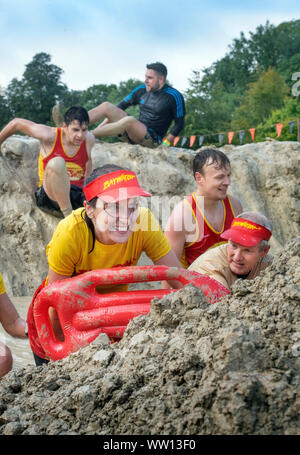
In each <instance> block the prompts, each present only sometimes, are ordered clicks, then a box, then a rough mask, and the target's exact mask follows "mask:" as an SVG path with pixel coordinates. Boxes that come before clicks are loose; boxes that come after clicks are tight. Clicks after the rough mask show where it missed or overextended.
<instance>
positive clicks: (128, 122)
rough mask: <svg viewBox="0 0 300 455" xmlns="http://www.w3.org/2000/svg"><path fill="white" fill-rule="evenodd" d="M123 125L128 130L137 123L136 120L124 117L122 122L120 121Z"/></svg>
mask: <svg viewBox="0 0 300 455" xmlns="http://www.w3.org/2000/svg"><path fill="white" fill-rule="evenodd" d="M120 121H121V122H122V123H123V125H124V126H125V127H126V128H130V127H132V126H134V125H135V124H136V123H137V122H136V118H134V117H132V116H130V115H128V116H127V117H124V118H123V119H122V120H120Z"/></svg>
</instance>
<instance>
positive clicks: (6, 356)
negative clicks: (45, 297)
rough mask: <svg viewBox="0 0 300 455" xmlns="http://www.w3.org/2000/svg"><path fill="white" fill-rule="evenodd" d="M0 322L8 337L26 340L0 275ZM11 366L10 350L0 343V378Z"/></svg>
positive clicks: (22, 322) (19, 319) (20, 319)
mask: <svg viewBox="0 0 300 455" xmlns="http://www.w3.org/2000/svg"><path fill="white" fill-rule="evenodd" d="M0 322H1V324H2V326H3V328H4V330H5V331H6V332H7V333H9V335H11V336H13V337H18V338H26V337H27V334H26V333H25V327H26V322H25V321H24V320H23V319H22V318H21V317H20V316H19V314H18V312H17V310H16V308H15V307H14V305H13V303H12V302H11V300H10V298H9V297H8V295H7V293H6V289H5V286H4V282H3V278H2V275H1V273H0ZM12 365H13V358H12V355H11V351H10V349H9V348H8V347H7V346H6V345H5V344H4V343H1V341H0V378H2V377H3V376H4V375H6V374H7V373H8V372H9V371H10V370H11V369H12Z"/></svg>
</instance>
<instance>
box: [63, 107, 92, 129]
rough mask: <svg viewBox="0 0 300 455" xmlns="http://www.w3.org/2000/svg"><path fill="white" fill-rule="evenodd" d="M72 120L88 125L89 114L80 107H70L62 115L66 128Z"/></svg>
mask: <svg viewBox="0 0 300 455" xmlns="http://www.w3.org/2000/svg"><path fill="white" fill-rule="evenodd" d="M74 120H78V122H79V124H80V125H82V124H83V123H86V124H87V125H88V124H89V121H90V119H89V114H88V111H87V110H86V109H85V108H84V107H82V106H72V107H70V109H68V110H67V112H66V113H65V115H64V121H65V124H66V125H67V126H68V125H70V123H72V122H73V121H74Z"/></svg>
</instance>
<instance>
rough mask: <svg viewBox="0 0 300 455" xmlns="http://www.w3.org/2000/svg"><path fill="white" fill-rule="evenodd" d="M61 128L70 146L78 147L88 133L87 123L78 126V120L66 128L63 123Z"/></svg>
mask: <svg viewBox="0 0 300 455" xmlns="http://www.w3.org/2000/svg"><path fill="white" fill-rule="evenodd" d="M63 126H64V131H65V135H66V138H67V141H68V142H69V143H70V144H72V145H75V146H77V147H79V146H80V144H82V142H83V141H85V140H86V135H87V132H88V125H87V123H82V124H80V123H79V121H78V120H73V121H72V122H71V123H70V124H69V125H68V126H67V125H66V124H65V123H64V124H63Z"/></svg>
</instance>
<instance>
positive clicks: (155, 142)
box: [119, 128, 162, 148]
mask: <svg viewBox="0 0 300 455" xmlns="http://www.w3.org/2000/svg"><path fill="white" fill-rule="evenodd" d="M119 137H120V139H121V140H122V141H123V142H127V143H128V144H135V145H136V142H133V140H132V139H130V137H129V136H128V133H127V131H126V130H125V131H124V133H123V134H119ZM161 142H162V139H161V137H160V136H158V134H157V133H156V132H155V131H154V130H153V129H152V128H147V133H146V136H145V137H144V139H143V140H142V142H140V143H139V144H138V145H142V146H143V147H148V148H155V147H158V146H159V145H160V144H161Z"/></svg>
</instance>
